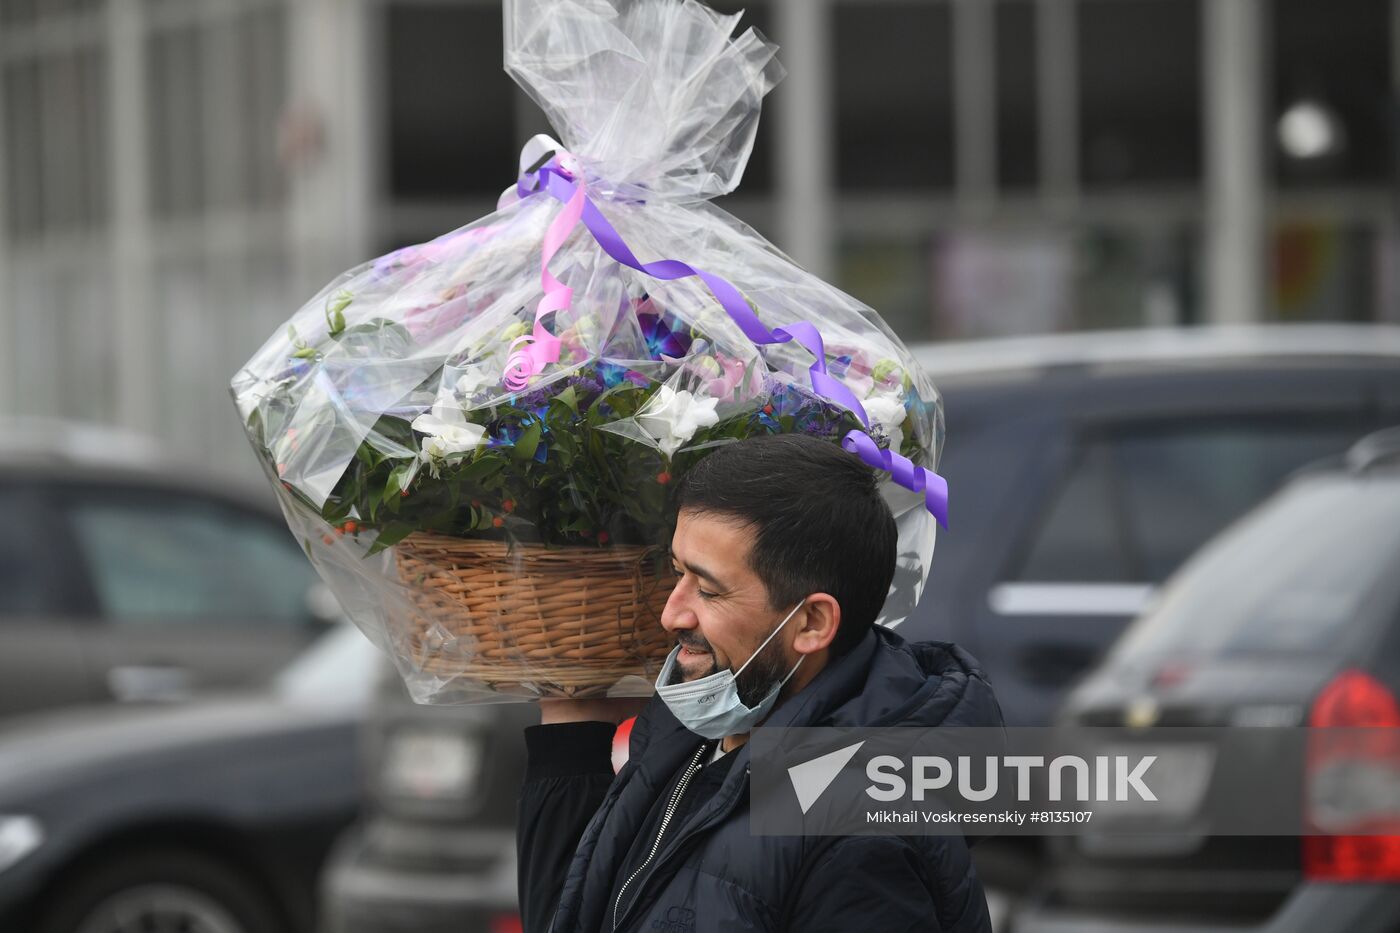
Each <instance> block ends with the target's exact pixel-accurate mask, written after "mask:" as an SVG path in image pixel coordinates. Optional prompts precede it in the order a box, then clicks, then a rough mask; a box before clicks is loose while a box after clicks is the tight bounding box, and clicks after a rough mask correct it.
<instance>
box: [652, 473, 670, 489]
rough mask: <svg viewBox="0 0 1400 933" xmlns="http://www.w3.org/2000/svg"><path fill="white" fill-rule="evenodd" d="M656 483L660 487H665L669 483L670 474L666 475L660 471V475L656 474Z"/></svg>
mask: <svg viewBox="0 0 1400 933" xmlns="http://www.w3.org/2000/svg"><path fill="white" fill-rule="evenodd" d="M656 481H657V482H658V483H660V484H661V485H663V486H665V485H666V484H667V483H669V482H670V481H671V474H670V473H667V472H666V471H665V470H662V471H661V472H660V473H657V474H656Z"/></svg>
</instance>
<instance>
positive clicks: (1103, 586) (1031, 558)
mask: <svg viewBox="0 0 1400 933" xmlns="http://www.w3.org/2000/svg"><path fill="white" fill-rule="evenodd" d="M915 352H916V354H917V355H918V356H919V357H920V359H921V361H922V362H923V363H924V365H925V368H926V369H927V370H928V372H929V373H930V374H931V375H932V376H933V377H934V379H935V381H936V382H937V383H938V385H939V388H940V389H941V390H942V391H943V393H944V395H945V401H946V410H947V425H948V442H947V449H946V451H945V456H944V459H943V461H942V463H941V464H940V472H941V473H943V475H944V476H946V477H947V479H948V481H949V486H950V491H951V510H950V521H949V525H950V527H949V529H948V530H947V531H944V532H940V534H939V537H938V542H937V548H936V551H935V557H934V560H933V565H932V571H931V573H930V577H929V581H928V584H927V586H926V588H925V591H924V595H923V599H922V601H921V602H920V605H919V609H918V611H917V613H916V614H915V615H914V616H912V617H911V618H909V619H907V620H905V622H904V623H903V624H902V625H901V626H900V632H901V634H903V635H904V636H905V637H907V638H909V639H911V640H921V639H928V638H936V639H947V640H953V641H957V642H959V643H960V644H962V645H964V646H965V647H967V648H968V649H969V650H970V651H971V652H972V653H973V654H974V655H975V656H976V657H977V658H978V660H979V661H981V662H982V663H983V665H984V667H985V668H986V670H987V671H988V673H989V675H990V677H991V681H992V684H993V687H994V688H995V690H996V693H997V698H998V700H999V701H1000V703H1001V704H1002V709H1003V711H1004V713H1005V715H1006V718H1007V721H1008V723H1011V724H1020V725H1036V724H1046V723H1048V722H1050V721H1051V719H1052V718H1053V716H1054V714H1055V712H1056V710H1057V708H1058V706H1059V705H1060V703H1061V702H1062V701H1063V698H1064V696H1065V695H1066V693H1067V692H1068V691H1069V690H1070V689H1071V688H1072V687H1073V686H1074V684H1075V683H1076V682H1077V681H1078V680H1079V679H1080V678H1081V677H1082V676H1083V675H1084V674H1085V673H1087V672H1088V671H1089V670H1091V669H1092V667H1093V665H1094V664H1095V663H1097V661H1098V660H1099V659H1100V658H1101V657H1102V656H1103V654H1104V653H1105V652H1106V651H1107V649H1108V647H1109V646H1110V645H1111V644H1112V642H1113V641H1114V639H1115V638H1116V637H1117V636H1118V635H1119V633H1120V632H1121V631H1122V629H1123V628H1124V626H1125V625H1126V624H1127V623H1128V621H1129V620H1130V619H1131V618H1132V617H1133V616H1134V615H1135V614H1136V613H1137V612H1138V611H1139V610H1140V609H1141V608H1142V607H1143V606H1145V605H1146V604H1147V603H1148V601H1149V600H1150V599H1151V597H1152V594H1153V591H1154V590H1155V588H1156V586H1157V585H1158V584H1160V583H1161V581H1162V580H1164V579H1165V578H1166V577H1167V576H1168V575H1169V574H1170V573H1171V572H1172V571H1173V570H1174V569H1175V568H1176V567H1177V565H1178V564H1179V563H1180V562H1182V561H1183V560H1185V559H1186V558H1187V556H1188V555H1190V553H1191V552H1192V551H1193V550H1194V549H1195V548H1196V547H1197V546H1198V545H1200V544H1201V543H1202V542H1204V541H1205V540H1207V539H1208V538H1209V537H1210V536H1211V535H1213V534H1214V533H1215V532H1217V531H1218V530H1219V529H1220V528H1222V527H1224V526H1225V525H1226V524H1227V523H1229V522H1230V521H1231V520H1232V519H1234V518H1235V517H1237V516H1239V515H1242V514H1243V513H1245V512H1246V511H1248V510H1249V509H1250V508H1251V507H1253V506H1254V505H1256V504H1257V503H1258V502H1260V501H1261V500H1263V499H1264V498H1265V497H1267V496H1268V495H1269V494H1270V493H1271V492H1272V491H1273V490H1274V489H1275V487H1276V486H1277V485H1278V484H1279V483H1280V482H1281V481H1282V480H1283V479H1284V478H1285V477H1286V476H1287V475H1288V474H1289V473H1290V472H1291V471H1293V470H1295V469H1296V468H1298V467H1299V466H1301V465H1302V464H1305V463H1307V462H1309V461H1311V460H1313V459H1315V458H1317V457H1320V456H1325V455H1327V454H1331V453H1336V452H1340V451H1343V450H1345V449H1346V448H1347V447H1348V446H1349V445H1350V444H1351V443H1352V442H1353V441H1354V440H1355V439H1356V438H1358V437H1360V436H1362V435H1364V434H1366V433H1368V432H1369V431H1372V430H1374V429H1375V428H1376V427H1378V426H1380V425H1383V424H1385V423H1387V422H1389V421H1400V329H1397V328H1363V327H1356V328H1347V327H1339V328H1322V329H1312V328H1255V329H1242V330H1238V331H1233V330H1232V331H1227V332H1199V333H1196V332H1173V333H1170V334H1150V333H1147V334H1145V333H1141V332H1132V333H1122V334H1105V335H1073V336H1064V337H1054V338H1045V339H1025V340H1015V341H1004V342H1002V341H997V342H988V343H986V344H979V345H968V346H958V347H927V348H916V350H915ZM537 721H538V712H537V711H536V710H535V709H534V708H533V707H523V708H522V707H520V706H503V707H482V708H477V709H467V710H444V709H431V708H426V707H415V706H414V705H413V704H412V703H411V702H410V701H409V700H408V698H407V696H406V695H405V693H404V692H403V691H402V690H401V689H394V690H391V691H389V692H387V693H386V694H385V695H384V696H383V697H382V698H381V700H380V702H379V711H378V713H377V715H376V717H375V719H374V720H372V724H371V726H370V728H371V729H372V730H378V734H377V735H373V736H372V737H371V739H370V743H369V745H370V748H371V752H370V755H371V768H372V770H373V771H374V772H377V773H380V774H394V773H398V772H401V771H403V770H405V769H406V770H409V771H413V770H414V769H415V766H414V765H412V764H410V763H406V762H405V761H404V760H402V759H403V758H404V756H406V755H411V754H413V751H412V749H413V748H414V746H413V745H412V744H403V743H400V742H399V741H398V740H396V739H395V738H394V736H395V734H397V733H400V732H405V733H411V732H413V731H414V730H418V729H431V730H434V731H436V732H437V733H438V734H439V735H440V736H442V738H441V741H442V742H443V743H445V744H449V745H450V744H451V743H453V742H466V743H469V744H470V747H471V748H472V749H474V751H473V752H472V754H473V755H475V756H476V757H477V758H478V759H479V761H480V767H479V770H478V771H477V772H475V773H474V774H473V778H472V780H471V782H470V783H458V784H455V785H453V787H452V788H451V789H450V790H443V789H440V788H435V787H434V785H433V784H432V782H430V781H425V782H424V783H423V784H422V785H421V786H420V787H419V788H417V789H415V787H414V786H413V784H412V783H411V782H407V783H405V782H398V783H397V784H396V788H397V789H395V790H394V791H393V792H392V793H390V792H389V791H387V790H386V789H385V787H384V785H383V784H379V785H373V784H372V785H371V787H370V799H371V801H372V803H371V810H370V813H369V815H368V817H367V819H366V821H365V822H364V823H363V824H362V825H361V826H359V827H357V829H356V830H355V833H354V835H353V837H352V838H349V839H347V840H346V841H345V844H344V845H343V846H342V847H341V848H340V849H339V851H338V853H337V856H336V858H335V859H334V860H333V863H332V865H331V868H330V870H329V873H328V875H327V880H326V892H327V897H328V899H329V901H330V905H329V907H328V910H327V915H328V916H330V917H332V918H333V919H334V920H335V925H333V926H332V927H331V929H332V931H333V933H392V931H399V930H405V931H406V930H414V931H421V933H428V931H436V930H454V931H462V930H488V929H491V927H490V926H489V925H488V924H490V923H496V924H506V923H508V922H509V916H508V914H507V913H505V912H506V911H507V910H508V908H509V905H510V904H511V903H512V902H513V883H514V874H513V873H514V855H513V827H514V816H515V811H514V798H513V796H512V794H513V792H514V791H513V788H514V787H516V786H517V785H518V783H519V780H520V775H521V772H522V767H523V763H522V760H521V759H522V757H523V743H522V741H521V738H520V730H521V728H522V726H523V725H525V724H526V723H529V722H537ZM440 754H442V755H443V756H453V755H457V756H460V754H461V753H460V752H440ZM425 770H430V769H425ZM503 788H504V789H505V790H503ZM464 812H466V813H467V815H466V816H465V817H464V816H463V815H462V814H463V813H464ZM487 840H489V843H488V842H487ZM491 847H497V848H499V851H500V854H499V855H498V856H496V857H495V858H490V857H487V856H486V855H485V854H484V852H485V850H486V849H488V848H491ZM974 851H975V857H976V860H977V865H978V871H979V873H980V874H981V875H982V877H983V879H984V882H986V883H987V885H988V887H989V890H990V895H991V896H992V897H993V898H994V899H995V900H996V901H997V903H994V904H993V908H994V915H995V914H996V912H997V911H998V908H1004V906H1005V901H1004V899H1003V898H1002V897H1001V892H1004V891H1012V892H1015V891H1020V890H1024V889H1026V888H1028V887H1029V886H1030V884H1031V883H1032V882H1033V880H1034V879H1035V877H1036V876H1037V874H1038V873H1039V871H1040V868H1041V860H1040V854H1041V850H1040V846H1039V845H1038V840H1036V839H1032V838H1025V837H1022V838H1020V839H1008V840H1004V841H1003V840H990V841H988V842H984V843H982V844H980V845H979V846H978V847H977V849H976V850H974ZM501 928H502V929H507V928H508V927H501Z"/></svg>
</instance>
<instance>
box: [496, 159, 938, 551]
mask: <svg viewBox="0 0 1400 933" xmlns="http://www.w3.org/2000/svg"><path fill="white" fill-rule="evenodd" d="M561 159H563V160H566V161H568V162H569V163H570V164H569V166H568V168H561V166H560V164H559V163H560V160H561ZM576 166H577V160H575V159H573V157H572V156H570V155H569V154H567V153H557V154H556V153H550V154H549V155H547V156H545V157H544V158H543V159H541V160H540V161H539V162H537V163H536V164H535V166H532V167H531V169H529V170H527V171H526V172H525V174H524V175H523V176H522V177H521V178H520V180H519V181H518V182H517V183H516V191H517V193H518V194H519V195H520V198H521V199H522V200H523V199H525V198H527V197H530V196H531V195H534V194H538V193H539V192H541V191H543V192H545V193H547V194H549V195H550V196H551V197H553V198H554V199H555V200H557V201H560V202H561V203H563V204H565V205H568V209H566V215H573V214H574V211H575V210H576V206H577V204H578V201H577V200H576V199H577V197H578V195H580V194H581V193H582V192H583V190H584V183H583V173H582V172H581V171H578V170H577V168H576ZM563 216H565V215H561V218H562V217H563ZM580 220H581V221H582V223H583V225H584V226H585V227H586V228H587V229H588V232H589V233H591V234H593V239H595V240H597V241H598V245H599V246H601V247H602V248H603V252H605V253H607V254H608V255H609V256H611V257H612V258H613V259H614V260H616V261H617V262H620V263H622V264H623V265H624V266H627V267H628V268H631V269H636V270H637V271H638V272H644V273H646V274H647V275H649V276H651V277H652V278H657V279H662V280H663V281H671V280H674V279H682V278H686V277H688V276H696V277H698V278H699V279H700V281H702V282H704V283H705V286H706V287H707V288H709V290H710V292H711V294H713V295H714V296H715V300H716V301H718V302H719V303H720V306H721V307H722V308H724V310H725V312H727V313H728V314H729V317H730V318H731V319H732V320H733V321H734V323H735V324H737V325H738V326H739V329H740V330H742V331H743V332H744V336H746V337H748V338H749V339H750V340H751V341H753V342H754V343H755V344H758V345H764V344H774V343H787V342H788V341H789V340H796V341H797V342H798V344H800V345H801V346H802V347H804V348H806V350H807V351H808V352H809V353H811V354H812V356H813V357H814V358H815V362H814V363H813V364H812V365H811V367H810V368H809V369H808V372H809V373H810V374H811V377H812V389H813V390H814V391H815V392H816V393H817V394H818V395H821V396H823V397H824V398H827V399H829V400H831V401H833V402H835V403H836V404H838V405H842V406H844V407H845V408H847V409H849V410H850V411H851V412H853V413H854V414H855V416H856V417H857V418H858V419H859V420H860V423H861V424H862V425H864V426H865V427H867V428H869V427H870V417H869V416H868V415H867V414H866V413H865V406H863V405H861V403H860V400H859V399H857V398H856V396H855V393H853V392H852V391H851V390H850V389H849V388H848V387H847V386H846V384H845V383H843V382H841V381H840V380H838V379H836V378H835V377H833V376H831V375H830V374H829V373H828V372H827V371H826V346H825V344H824V342H823V341H822V335H821V332H820V331H818V330H817V328H816V327H815V326H814V325H813V324H812V323H811V322H809V321H797V322H795V323H792V324H788V325H785V326H783V327H775V328H774V329H772V330H769V329H768V328H767V327H764V326H763V324H762V322H760V321H759V319H758V316H757V315H756V314H754V313H753V309H752V308H750V307H749V303H748V302H747V301H745V300H744V296H743V295H742V294H740V292H739V290H738V289H737V288H735V287H734V286H733V285H732V284H731V283H730V282H728V281H727V280H725V279H722V278H720V277H719V276H717V275H714V274H712V273H709V272H705V271H704V270H702V269H696V268H695V267H694V266H691V265H689V264H687V263H684V262H681V261H680V260H679V259H659V260H657V261H655V262H642V261H641V260H639V259H638V258H637V257H636V255H635V254H634V253H633V252H632V250H631V249H630V248H629V247H628V246H627V244H626V242H624V241H623V239H622V235H621V234H619V233H618V232H617V228H615V227H614V226H613V225H612V224H611V223H609V221H608V219H607V218H606V217H604V216H603V213H602V211H600V210H598V207H597V206H596V205H595V204H594V203H593V201H592V200H591V199H589V198H588V197H587V196H586V195H585V196H584V197H583V210H582V212H581V214H579V215H578V216H577V219H575V218H574V217H573V216H570V217H569V220H566V221H564V224H565V225H567V227H568V229H572V228H573V226H574V225H576V224H577V223H578V222H579V221H580ZM551 232H552V233H555V234H556V236H558V235H559V234H560V233H563V234H564V235H565V236H566V235H567V231H563V230H561V231H554V230H551ZM559 242H561V243H562V242H563V238H562V237H561V238H560V239H559ZM545 262H546V264H547V263H548V254H546V259H545ZM841 446H842V447H843V448H844V449H845V450H847V451H849V452H851V453H853V454H855V455H856V456H858V457H860V459H861V460H862V461H863V462H864V463H865V464H867V465H868V466H871V467H873V468H875V469H877V470H884V471H885V472H887V473H889V474H890V476H891V477H892V478H893V479H894V481H895V482H896V483H898V484H899V485H900V486H903V487H904V488H905V489H908V490H910V491H912V492H917V493H923V496H924V505H925V507H926V508H927V509H928V510H929V512H930V513H932V515H933V516H934V518H936V519H938V523H939V524H940V525H942V526H943V527H944V528H947V527H948V481H947V480H945V479H944V478H943V477H941V476H939V475H938V474H937V473H934V472H933V471H932V470H929V469H926V468H924V467H921V466H918V465H916V464H915V463H914V462H913V461H911V460H910V459H909V458H908V457H905V456H903V455H902V454H900V453H899V452H898V451H894V450H881V449H880V447H879V446H878V445H877V444H876V443H875V441H874V440H873V439H872V438H871V437H870V435H869V434H867V433H865V432H864V431H857V430H852V431H850V432H848V433H847V434H846V436H845V437H844V438H843V439H842V441H841Z"/></svg>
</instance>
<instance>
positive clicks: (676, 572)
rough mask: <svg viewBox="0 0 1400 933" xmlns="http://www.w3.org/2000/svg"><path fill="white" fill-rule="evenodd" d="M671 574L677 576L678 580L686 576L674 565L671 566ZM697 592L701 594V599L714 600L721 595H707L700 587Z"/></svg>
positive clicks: (696, 589)
mask: <svg viewBox="0 0 1400 933" xmlns="http://www.w3.org/2000/svg"><path fill="white" fill-rule="evenodd" d="M671 573H673V574H675V575H676V578H677V579H679V578H681V577H683V576H685V571H684V570H682V569H680V568H679V567H677V566H675V565H674V564H672V565H671ZM695 592H697V593H699V594H700V598H701V599H714V598H715V597H716V596H718V595H719V594H718V593H707V592H705V591H704V590H702V589H700V587H698V586H697V587H696V588H695Z"/></svg>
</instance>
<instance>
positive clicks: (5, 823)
mask: <svg viewBox="0 0 1400 933" xmlns="http://www.w3.org/2000/svg"><path fill="white" fill-rule="evenodd" d="M43 843H44V827H43V826H41V825H40V824H39V821H38V820H36V819H34V817H32V816H5V815H0V871H5V870H6V869H7V868H9V867H10V866H12V865H14V864H16V863H17V862H19V861H20V860H21V859H23V858H24V857H25V856H27V855H28V854H29V853H31V852H33V851H34V850H35V849H37V848H39V846H41V845H43Z"/></svg>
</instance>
